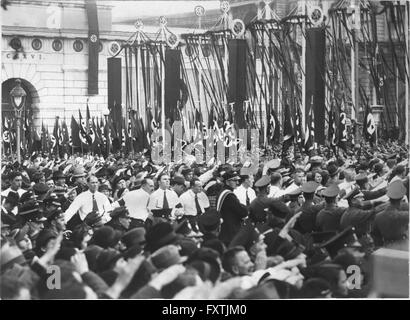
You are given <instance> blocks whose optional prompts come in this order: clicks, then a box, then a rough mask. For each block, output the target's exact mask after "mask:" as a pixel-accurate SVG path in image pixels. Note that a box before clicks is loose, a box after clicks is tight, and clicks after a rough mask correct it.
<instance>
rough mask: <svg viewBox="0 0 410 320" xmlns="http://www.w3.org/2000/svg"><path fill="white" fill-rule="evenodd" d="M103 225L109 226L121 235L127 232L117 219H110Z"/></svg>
mask: <svg viewBox="0 0 410 320" xmlns="http://www.w3.org/2000/svg"><path fill="white" fill-rule="evenodd" d="M105 225H106V226H110V227H111V228H113V229H114V230H117V231H121V232H122V233H126V232H127V231H128V229H125V228H124V226H123V225H122V224H121V223H120V222H119V221H118V219H111V220H110V221H108V222H107V223H106V224H105Z"/></svg>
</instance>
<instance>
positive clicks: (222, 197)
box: [216, 190, 232, 213]
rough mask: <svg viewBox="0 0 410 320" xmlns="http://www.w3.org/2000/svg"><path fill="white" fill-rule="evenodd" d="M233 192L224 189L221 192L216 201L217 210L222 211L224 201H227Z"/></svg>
mask: <svg viewBox="0 0 410 320" xmlns="http://www.w3.org/2000/svg"><path fill="white" fill-rule="evenodd" d="M231 193H232V191H231V190H224V191H222V192H221V194H220V195H219V197H218V201H217V202H216V211H218V212H219V213H220V212H221V209H222V204H223V202H224V201H225V199H226V197H227V196H228V195H229V194H231Z"/></svg>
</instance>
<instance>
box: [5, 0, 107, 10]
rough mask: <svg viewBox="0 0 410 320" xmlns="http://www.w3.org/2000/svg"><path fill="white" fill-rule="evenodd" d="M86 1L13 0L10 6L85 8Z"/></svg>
mask: <svg viewBox="0 0 410 320" xmlns="http://www.w3.org/2000/svg"><path fill="white" fill-rule="evenodd" d="M85 1H86V0H47V1H41V0H36V1H33V0H31V1H30V0H13V1H12V3H11V5H16V6H17V5H28V6H43V7H48V6H49V5H52V4H53V5H57V6H62V7H64V8H85ZM97 7H98V8H101V9H111V8H113V5H111V4H109V3H108V1H107V3H104V4H102V3H101V1H100V2H99V3H97Z"/></svg>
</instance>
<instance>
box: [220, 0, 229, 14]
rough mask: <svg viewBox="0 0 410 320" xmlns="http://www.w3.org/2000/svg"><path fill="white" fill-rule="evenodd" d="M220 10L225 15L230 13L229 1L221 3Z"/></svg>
mask: <svg viewBox="0 0 410 320" xmlns="http://www.w3.org/2000/svg"><path fill="white" fill-rule="evenodd" d="M220 8H221V11H222V12H223V13H228V11H229V9H230V8H231V6H230V4H229V1H221V7H220Z"/></svg>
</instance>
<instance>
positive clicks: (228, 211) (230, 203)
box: [219, 187, 248, 246]
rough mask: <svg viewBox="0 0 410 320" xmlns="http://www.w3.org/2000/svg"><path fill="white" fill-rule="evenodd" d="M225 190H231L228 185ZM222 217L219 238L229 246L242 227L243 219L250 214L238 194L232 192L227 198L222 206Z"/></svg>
mask: <svg viewBox="0 0 410 320" xmlns="http://www.w3.org/2000/svg"><path fill="white" fill-rule="evenodd" d="M224 190H230V191H232V189H229V188H228V187H226V188H225V189H224ZM220 213H221V217H222V219H223V222H222V225H221V232H220V234H219V239H220V240H221V241H222V242H223V243H224V244H225V245H226V246H228V245H229V243H230V242H231V240H232V239H233V237H234V236H235V235H236V234H237V233H238V231H239V229H240V228H241V225H242V221H243V219H244V218H245V217H246V216H247V215H248V210H247V209H246V207H245V206H244V205H242V204H241V203H240V202H239V200H238V198H237V197H236V195H235V194H234V193H233V192H231V193H230V194H228V195H227V196H226V198H225V200H224V201H223V203H222V206H221V212H220Z"/></svg>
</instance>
